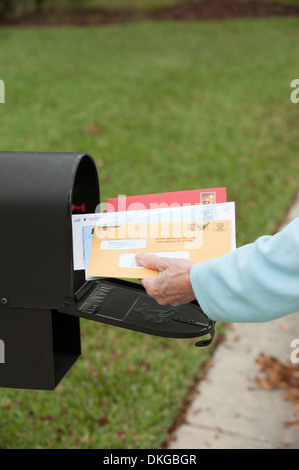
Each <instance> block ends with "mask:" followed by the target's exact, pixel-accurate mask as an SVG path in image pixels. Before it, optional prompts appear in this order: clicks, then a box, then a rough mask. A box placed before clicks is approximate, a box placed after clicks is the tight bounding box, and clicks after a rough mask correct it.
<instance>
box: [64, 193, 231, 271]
mask: <svg viewBox="0 0 299 470" xmlns="http://www.w3.org/2000/svg"><path fill="white" fill-rule="evenodd" d="M217 190H218V191H219V188H218V189H213V190H199V192H200V194H205V195H206V199H204V201H205V202H202V201H203V199H202V198H201V199H200V198H198V199H194V197H195V196H196V194H195V192H190V199H189V200H190V203H189V204H188V203H186V196H188V195H187V194H186V193H188V191H186V192H180V193H181V194H183V195H184V198H183V197H181V199H180V201H184V202H182V203H181V205H178V204H177V205H175V204H173V206H174V207H173V206H172V205H171V204H169V203H168V207H165V206H164V207H162V208H161V207H159V205H158V208H150V209H148V208H146V209H140V210H134V208H133V207H136V205H134V206H132V205H131V208H128V205H126V206H125V209H126V210H124V211H120V212H112V211H110V212H105V213H104V212H101V213H95V214H80V215H73V216H72V218H73V220H72V226H73V254H74V269H75V270H81V269H84V270H85V274H86V279H87V280H91V279H96V278H98V277H114V278H132V279H133V278H134V279H141V278H145V277H150V276H153V275H155V274H157V272H156V271H154V270H152V269H148V268H144V267H142V266H139V265H138V264H137V262H136V260H135V256H136V253H140V252H141V253H151V254H155V255H158V256H163V257H172V258H183V259H189V260H191V261H193V262H202V261H206V260H208V259H211V258H215V257H219V256H223V255H225V254H226V253H228V252H229V251H231V250H234V249H235V248H236V230H235V204H234V202H216V200H217V199H216V198H217ZM221 190H222V193H221V194H222V200H223V188H221ZM191 193H192V194H191ZM167 194H168V195H169V194H173V199H175V198H177V197H178V194H179V193H167ZM154 196H155V197H154ZM207 197H208V198H210V199H208V200H207ZM143 198H144V196H143ZM128 199H129V198H128ZM162 199H163V195H161V194H160V195H150V196H149V197H148V199H147V202H149V201H151V203H153V202H154V201H155V200H156V201H157V202H159V201H161V200H162ZM141 200H142V197H140V199H139V201H141ZM110 201H113V204H115V201H116V200H110ZM197 201H198V202H197ZM137 202H138V199H137ZM135 203H136V199H134V204H135ZM113 207H116V206H115V205H114V206H113ZM151 207H153V206H151ZM156 207H157V206H156ZM110 209H111V207H110Z"/></svg>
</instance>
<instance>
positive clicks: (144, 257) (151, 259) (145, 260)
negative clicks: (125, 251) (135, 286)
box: [135, 253, 169, 271]
mask: <svg viewBox="0 0 299 470" xmlns="http://www.w3.org/2000/svg"><path fill="white" fill-rule="evenodd" d="M135 259H136V261H137V263H138V264H140V265H141V266H143V267H144V268H150V269H156V270H157V271H164V269H166V268H168V266H169V262H168V259H167V258H162V257H161V256H156V255H148V254H147V253H137V254H136V256H135Z"/></svg>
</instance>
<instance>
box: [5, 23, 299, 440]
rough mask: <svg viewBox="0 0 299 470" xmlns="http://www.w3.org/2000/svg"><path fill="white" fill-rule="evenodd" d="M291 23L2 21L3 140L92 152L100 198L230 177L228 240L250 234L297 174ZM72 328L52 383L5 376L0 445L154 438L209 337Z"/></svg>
mask: <svg viewBox="0 0 299 470" xmlns="http://www.w3.org/2000/svg"><path fill="white" fill-rule="evenodd" d="M298 26H299V20H298V19H271V20H249V21H245V20H239V21H227V22H221V23H219V22H215V23H214V22H202V23H201V22H199V23H188V24H184V23H165V24H164V23H155V24H153V23H142V22H140V23H134V24H130V25H125V26H113V27H103V28H100V27H93V28H90V29H87V28H72V27H70V28H67V27H66V28H57V29H50V28H49V29H48V28H38V29H31V28H23V29H2V30H0V44H1V47H0V78H1V79H3V80H4V81H5V84H6V103H5V104H2V105H0V148H1V150H22V151H56V152H59V151H61V152H63V151H67V152H79V151H87V152H90V153H91V154H92V155H93V157H94V158H95V160H96V163H97V166H98V170H99V178H100V183H101V194H102V200H103V201H104V200H105V199H106V198H107V197H114V196H117V195H118V194H127V195H133V194H144V193H153V192H162V191H163V192H164V191H176V190H184V189H196V188H208V187H216V186H226V187H227V193H228V200H230V201H232V200H234V201H235V202H236V220H237V243H238V245H241V244H244V243H247V242H250V241H253V240H254V239H255V238H256V237H258V236H259V235H262V234H264V233H272V232H273V231H274V230H275V228H276V227H277V225H278V224H279V223H280V222H281V221H282V219H283V216H284V214H285V212H286V210H287V209H288V207H289V205H290V203H291V200H292V197H293V195H294V193H295V192H296V191H297V190H298V181H299V179H298V175H299V146H298V122H299V121H298V116H299V104H298V105H295V104H293V103H291V101H290V94H291V88H290V83H291V81H292V80H293V79H294V78H298V61H299V28H298ZM16 170H17V171H20V172H21V171H22V168H18V169H16ZM49 183H50V182H49ZM16 191H17V188H16ZM81 329H82V358H81V359H80V360H79V361H78V362H77V363H76V365H75V366H74V367H73V368H72V370H71V371H70V372H69V373H68V375H67V377H66V378H65V379H64V380H63V381H62V383H61V384H60V385H59V386H58V388H57V390H56V391H55V392H42V391H23V390H8V389H1V390H0V420H1V431H0V448H105V449H109V448H157V447H159V446H160V445H161V443H162V442H163V441H164V439H165V438H166V437H167V432H168V429H169V426H171V424H172V422H173V420H174V419H175V417H176V415H177V413H178V411H179V409H180V407H181V406H182V404H183V403H184V401H185V400H186V393H187V391H188V388H189V386H190V385H191V384H192V382H193V379H194V377H195V376H197V375H198V374H200V368H201V365H202V364H203V363H204V362H205V361H206V360H207V358H208V357H209V356H210V353H211V348H206V349H197V348H195V347H194V341H191V342H190V341H189V340H188V341H185V340H169V339H161V338H155V337H151V336H146V335H142V334H139V333H134V332H130V331H126V330H120V329H117V328H114V327H110V326H106V325H101V324H98V323H92V322H88V321H87V320H86V321H85V320H84V321H82V322H81ZM232 387H233V384H232ZM211 406H213V404H212V403H211Z"/></svg>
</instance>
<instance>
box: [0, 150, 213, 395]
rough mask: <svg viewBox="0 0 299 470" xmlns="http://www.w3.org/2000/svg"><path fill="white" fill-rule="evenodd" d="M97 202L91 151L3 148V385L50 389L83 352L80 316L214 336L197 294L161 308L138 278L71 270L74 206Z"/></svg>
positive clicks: (179, 334)
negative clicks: (93, 275) (91, 278)
mask: <svg viewBox="0 0 299 470" xmlns="http://www.w3.org/2000/svg"><path fill="white" fill-rule="evenodd" d="M99 203H100V191H99V181H98V173H97V169H96V165H95V163H94V160H93V158H92V157H91V156H90V155H89V154H87V153H80V154H74V153H40V152H0V217H1V219H0V220H1V230H0V341H1V350H0V387H9V388H29V389H41V390H53V389H55V387H56V386H57V384H58V383H59V382H60V380H61V379H62V378H63V377H64V375H65V374H66V373H67V371H68V370H69V369H70V368H71V367H72V365H73V364H74V363H75V362H76V360H77V359H78V358H79V357H80V355H81V344H80V323H79V322H80V317H81V318H87V319H90V320H93V321H97V322H102V323H108V324H111V325H114V326H118V327H122V328H128V329H132V330H135V331H139V332H142V333H146V334H152V335H157V336H166V337H173V338H188V337H189V338H193V337H197V336H203V335H206V334H210V339H207V340H202V341H199V342H198V343H196V344H197V345H199V346H202V345H203V346H204V345H207V344H209V343H210V342H211V341H212V338H213V335H214V322H213V321H212V320H210V319H209V318H207V317H206V315H205V314H204V313H203V312H202V310H201V309H200V307H199V305H198V303H197V302H192V303H190V304H187V305H184V306H180V307H171V306H169V305H168V306H163V307H161V306H160V305H159V304H157V303H156V302H155V301H154V300H153V299H152V298H150V297H149V296H148V295H147V294H146V292H145V290H144V289H143V287H142V286H141V285H139V284H136V283H133V282H128V281H124V280H117V279H99V280H94V281H86V280H85V272H84V271H75V270H74V268H73V246H72V217H71V216H72V213H74V211H77V212H82V211H84V212H87V213H92V212H95V209H96V207H97V206H98V205H99ZM1 352H2V355H1ZM1 356H2V357H1Z"/></svg>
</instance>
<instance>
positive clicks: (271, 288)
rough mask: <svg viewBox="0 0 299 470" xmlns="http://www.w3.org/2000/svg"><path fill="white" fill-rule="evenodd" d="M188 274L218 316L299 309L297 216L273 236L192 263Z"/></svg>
mask: <svg viewBox="0 0 299 470" xmlns="http://www.w3.org/2000/svg"><path fill="white" fill-rule="evenodd" d="M190 279H191V284H192V287H193V290H194V294H195V296H196V298H197V300H198V302H199V304H200V305H201V308H202V309H203V311H204V312H205V313H206V314H207V315H208V316H209V317H210V318H211V319H213V320H216V321H220V322H221V321H225V322H232V323H253V322H266V321H270V320H274V319H277V318H281V317H284V316H286V315H289V314H291V313H295V312H299V217H297V218H296V219H294V220H293V221H292V222H291V223H290V224H288V225H287V226H286V227H285V228H284V229H283V230H281V231H280V232H278V233H276V234H275V235H273V236H262V237H260V238H258V239H257V240H256V241H255V242H254V243H250V244H248V245H244V246H242V247H240V248H237V249H236V250H234V251H232V252H230V253H228V254H227V255H225V256H223V257H221V258H214V259H211V260H209V261H206V262H204V263H196V264H194V265H193V267H192V269H191V273H190ZM298 321H299V317H298Z"/></svg>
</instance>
